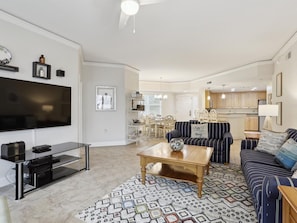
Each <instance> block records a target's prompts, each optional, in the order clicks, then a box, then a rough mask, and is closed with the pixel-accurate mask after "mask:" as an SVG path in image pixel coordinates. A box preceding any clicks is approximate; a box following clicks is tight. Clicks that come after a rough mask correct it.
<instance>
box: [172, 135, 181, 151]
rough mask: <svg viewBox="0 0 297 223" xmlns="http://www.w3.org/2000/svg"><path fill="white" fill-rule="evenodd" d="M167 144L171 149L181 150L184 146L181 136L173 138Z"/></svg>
mask: <svg viewBox="0 0 297 223" xmlns="http://www.w3.org/2000/svg"><path fill="white" fill-rule="evenodd" d="M169 144H170V148H171V149H172V150H173V151H181V150H182V149H183V148H184V140H183V139H181V138H173V139H171V140H170V143H169Z"/></svg>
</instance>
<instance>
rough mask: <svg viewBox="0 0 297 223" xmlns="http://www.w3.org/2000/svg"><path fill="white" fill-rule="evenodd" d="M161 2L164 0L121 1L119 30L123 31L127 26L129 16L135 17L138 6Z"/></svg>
mask: <svg viewBox="0 0 297 223" xmlns="http://www.w3.org/2000/svg"><path fill="white" fill-rule="evenodd" d="M163 1H164V0H121V15H120V22H119V28H120V29H123V28H124V27H125V26H126V25H127V22H128V20H129V18H130V17H131V16H135V15H136V14H137V13H138V10H139V7H140V6H142V5H150V4H158V3H161V2H163ZM134 26H135V25H134Z"/></svg>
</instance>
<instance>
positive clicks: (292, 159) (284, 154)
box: [275, 138, 297, 170]
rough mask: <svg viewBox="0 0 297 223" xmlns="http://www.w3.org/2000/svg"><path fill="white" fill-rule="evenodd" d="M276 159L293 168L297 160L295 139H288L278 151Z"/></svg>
mask: <svg viewBox="0 0 297 223" xmlns="http://www.w3.org/2000/svg"><path fill="white" fill-rule="evenodd" d="M275 160H276V162H278V163H279V164H281V165H282V166H283V167H285V168H286V169H289V170H291V169H292V167H293V166H294V165H295V163H296V161H297V142H296V141H295V140H294V139H291V138H290V139H288V140H287V141H286V142H285V143H284V144H283V145H282V147H281V148H280V150H279V151H278V152H277V153H276V155H275Z"/></svg>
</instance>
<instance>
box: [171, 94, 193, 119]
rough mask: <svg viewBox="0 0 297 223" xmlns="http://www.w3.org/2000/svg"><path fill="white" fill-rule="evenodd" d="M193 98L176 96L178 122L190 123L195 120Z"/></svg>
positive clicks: (190, 96)
mask: <svg viewBox="0 0 297 223" xmlns="http://www.w3.org/2000/svg"><path fill="white" fill-rule="evenodd" d="M192 108H193V96H192V95H176V101H175V111H176V120H177V121H189V120H190V119H193V118H192V117H194V114H193V109H192Z"/></svg>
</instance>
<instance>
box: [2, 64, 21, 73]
mask: <svg viewBox="0 0 297 223" xmlns="http://www.w3.org/2000/svg"><path fill="white" fill-rule="evenodd" d="M0 70H6V71H11V72H19V68H18V67H14V66H8V65H1V64H0Z"/></svg>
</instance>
